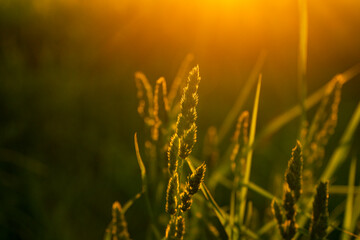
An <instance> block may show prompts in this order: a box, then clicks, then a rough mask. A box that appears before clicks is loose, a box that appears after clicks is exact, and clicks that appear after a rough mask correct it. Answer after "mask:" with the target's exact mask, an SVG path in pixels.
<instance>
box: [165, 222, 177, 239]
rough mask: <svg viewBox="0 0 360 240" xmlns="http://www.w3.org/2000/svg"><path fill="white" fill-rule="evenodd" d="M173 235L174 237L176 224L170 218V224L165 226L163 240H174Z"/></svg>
mask: <svg viewBox="0 0 360 240" xmlns="http://www.w3.org/2000/svg"><path fill="white" fill-rule="evenodd" d="M175 235H176V223H175V220H174V218H171V219H170V222H169V223H168V225H167V226H166V232H165V238H166V239H167V240H175V239H176V238H175Z"/></svg>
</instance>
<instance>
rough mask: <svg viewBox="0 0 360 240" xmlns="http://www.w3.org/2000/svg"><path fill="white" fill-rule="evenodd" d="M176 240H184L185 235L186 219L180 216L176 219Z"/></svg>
mask: <svg viewBox="0 0 360 240" xmlns="http://www.w3.org/2000/svg"><path fill="white" fill-rule="evenodd" d="M175 231H176V234H175V236H176V239H177V240H183V239H184V235H185V219H184V218H183V217H182V216H181V215H180V216H178V217H177V218H176V230H175Z"/></svg>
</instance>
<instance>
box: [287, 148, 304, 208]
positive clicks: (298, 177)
mask: <svg viewBox="0 0 360 240" xmlns="http://www.w3.org/2000/svg"><path fill="white" fill-rule="evenodd" d="M291 155H292V156H291V159H290V160H289V163H288V169H287V170H286V172H285V180H286V182H287V184H288V186H289V188H290V190H291V191H293V193H294V201H295V202H296V201H297V200H298V199H299V198H300V195H301V193H302V170H303V159H302V151H301V144H300V142H299V141H297V142H296V146H295V147H294V148H293V150H292V154H291Z"/></svg>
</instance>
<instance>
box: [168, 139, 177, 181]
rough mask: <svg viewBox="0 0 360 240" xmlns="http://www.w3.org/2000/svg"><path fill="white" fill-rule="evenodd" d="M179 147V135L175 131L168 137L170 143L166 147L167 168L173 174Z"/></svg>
mask: <svg viewBox="0 0 360 240" xmlns="http://www.w3.org/2000/svg"><path fill="white" fill-rule="evenodd" d="M179 149H180V145H179V137H178V135H177V134H176V133H175V134H174V135H173V136H172V137H171V139H170V145H169V149H168V169H169V172H170V174H171V175H173V174H174V172H175V171H176V169H177V166H178V156H179Z"/></svg>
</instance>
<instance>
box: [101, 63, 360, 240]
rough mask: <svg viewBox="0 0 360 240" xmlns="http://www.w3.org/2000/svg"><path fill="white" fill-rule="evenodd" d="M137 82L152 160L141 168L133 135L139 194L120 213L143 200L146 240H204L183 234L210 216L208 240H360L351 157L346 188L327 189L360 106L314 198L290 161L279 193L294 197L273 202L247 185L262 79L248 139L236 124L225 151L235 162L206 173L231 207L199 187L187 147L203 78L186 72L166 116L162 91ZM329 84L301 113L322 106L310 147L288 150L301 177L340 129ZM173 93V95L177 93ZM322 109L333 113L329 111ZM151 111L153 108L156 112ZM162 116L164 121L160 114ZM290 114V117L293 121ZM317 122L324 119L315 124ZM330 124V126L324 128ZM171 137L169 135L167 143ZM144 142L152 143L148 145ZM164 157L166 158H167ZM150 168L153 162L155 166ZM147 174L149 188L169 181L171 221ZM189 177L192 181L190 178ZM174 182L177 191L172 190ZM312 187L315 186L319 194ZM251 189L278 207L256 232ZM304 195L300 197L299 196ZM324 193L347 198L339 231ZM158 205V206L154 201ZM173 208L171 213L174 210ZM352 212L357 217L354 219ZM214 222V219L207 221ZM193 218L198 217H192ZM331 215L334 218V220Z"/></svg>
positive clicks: (201, 169) (200, 170)
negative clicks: (333, 238) (337, 238)
mask: <svg viewBox="0 0 360 240" xmlns="http://www.w3.org/2000/svg"><path fill="white" fill-rule="evenodd" d="M186 61H188V60H186ZM353 71H354V70H350V72H353ZM355 71H357V67H356V68H355ZM136 76H137V79H142V83H143V84H142V85H140V84H138V87H139V91H140V92H141V91H142V94H140V93H139V94H138V97H139V104H140V105H139V108H138V109H141V111H140V112H139V113H140V115H142V116H143V118H144V124H145V125H146V126H147V129H148V133H149V134H147V135H148V136H149V138H150V139H149V140H146V141H145V148H149V150H150V151H145V152H146V154H147V156H146V157H147V158H148V159H149V160H148V161H145V162H146V163H147V164H146V163H145V162H144V161H143V160H142V157H141V156H140V148H139V144H138V140H137V134H135V138H134V142H135V150H136V151H135V152H136V156H137V159H138V164H139V167H140V172H141V179H142V190H141V192H140V193H138V194H137V195H136V196H135V197H133V198H132V199H130V200H129V201H128V202H127V203H125V204H124V207H123V208H122V214H123V215H124V214H125V213H126V212H127V210H128V209H129V208H130V207H131V206H132V205H133V203H134V201H136V200H137V199H139V198H140V197H141V196H144V197H145V201H146V205H147V209H148V214H149V218H150V225H149V227H150V229H152V230H151V231H148V232H150V233H149V234H148V238H150V239H198V238H202V237H200V235H198V236H189V235H187V232H192V231H190V228H193V227H195V226H194V225H193V223H195V222H196V221H199V220H198V219H200V220H201V219H203V218H205V217H206V219H203V220H202V221H203V222H204V223H205V222H206V223H207V224H209V223H210V222H213V221H214V217H215V219H217V221H218V223H220V225H218V229H217V230H216V231H215V230H214V229H213V231H209V230H205V232H207V234H208V235H209V236H210V238H213V239H215V238H219V237H220V233H223V234H224V235H223V236H222V237H221V238H229V239H271V238H274V237H275V238H280V237H281V236H282V237H283V238H284V239H289V240H290V239H306V238H308V237H310V239H325V238H326V236H327V235H329V234H331V233H332V232H333V231H334V230H337V231H340V232H341V236H342V239H350V237H355V238H359V236H358V235H357V234H356V233H354V231H355V229H354V226H355V225H354V224H355V222H356V219H357V218H358V215H359V210H358V207H357V206H356V204H354V202H358V198H357V197H355V198H354V192H355V189H357V187H355V184H354V181H355V171H356V160H355V158H353V160H352V161H351V168H350V174H349V184H348V186H331V185H330V190H329V186H328V182H327V181H328V180H332V177H333V176H334V174H335V172H336V170H337V169H339V168H340V166H341V165H342V164H343V163H344V162H345V160H346V159H347V157H348V155H349V152H350V149H351V146H352V142H353V138H354V134H355V132H356V129H357V128H358V125H359V122H360V103H359V105H358V106H357V108H356V109H355V111H354V113H353V116H352V118H351V120H350V122H349V124H348V126H347V128H346V129H345V131H344V133H343V136H342V138H341V140H340V142H339V144H338V146H337V148H335V149H334V151H333V154H332V155H331V157H330V158H329V160H328V161H326V165H325V167H324V170H323V172H322V174H321V175H320V177H319V182H320V183H319V184H320V185H318V181H313V183H312V184H313V185H312V189H313V190H312V191H310V192H306V191H307V190H304V189H302V184H301V182H299V181H302V180H301V179H302V177H303V176H302V175H303V171H302V167H301V171H300V172H299V171H297V172H296V171H295V170H294V169H297V168H298V167H296V164H298V163H296V161H298V160H291V161H289V169H288V170H287V172H286V178H285V182H284V190H286V189H288V187H290V188H291V189H292V190H291V191H290V190H286V191H285V192H284V198H283V199H281V198H279V197H277V196H275V194H272V193H271V192H269V191H267V190H265V189H263V188H262V187H260V186H258V185H257V184H256V183H254V182H251V181H250V173H251V166H252V161H253V151H254V150H256V149H255V146H256V139H258V141H259V138H261V137H264V133H263V134H262V135H261V134H260V137H255V130H256V122H257V118H258V106H259V103H260V88H261V75H260V77H259V80H258V84H257V88H256V92H255V100H254V106H253V110H252V117H251V123H250V131H249V133H248V132H247V125H242V124H243V122H239V123H238V126H239V128H238V129H237V131H239V132H237V133H236V134H235V135H236V136H237V137H239V136H240V138H239V139H240V141H238V142H235V143H236V144H235V143H234V144H231V146H230V148H232V149H233V154H235V155H234V156H232V163H231V162H229V161H223V162H221V163H219V166H222V165H227V167H219V168H217V169H209V171H206V172H210V174H211V175H210V176H207V177H206V179H209V181H210V182H211V180H212V179H214V178H212V177H213V176H216V178H215V179H216V180H213V181H215V183H214V182H213V184H212V185H211V189H212V190H214V189H216V186H217V185H218V183H221V185H223V186H224V187H225V188H226V189H229V191H230V195H229V199H230V205H229V206H226V205H222V206H221V205H220V204H219V203H218V202H217V201H216V195H215V196H214V195H213V194H212V193H211V190H209V188H208V187H207V186H206V180H205V181H204V174H205V163H203V164H201V162H200V161H199V160H198V159H196V158H195V157H193V156H191V155H190V154H191V152H192V148H193V146H194V145H195V143H196V141H197V130H196V120H197V114H196V106H197V102H198V95H197V91H198V90H197V89H198V83H199V79H200V75H199V68H198V67H195V68H194V69H193V70H192V71H191V72H190V74H189V77H188V83H187V85H185V87H184V88H183V89H184V90H183V93H182V97H173V99H180V102H179V103H176V102H173V104H172V106H171V108H170V109H168V107H166V104H164V103H167V94H166V90H164V91H163V92H162V95H161V96H160V95H159V93H158V91H159V87H157V88H156V89H157V90H156V91H155V93H154V94H152V92H151V91H152V88H151V86H150V85H149V83H148V81H147V80H146V77H145V76H144V75H143V74H140V73H137V75H136ZM341 76H347V78H344V77H343V78H342V80H341V81H342V83H344V82H346V80H348V79H349V78H350V77H353V76H354V74H349V71H348V72H347V73H344V74H343V75H341ZM196 79H198V80H196ZM336 79H337V81H339V77H337V78H336ZM344 79H346V80H344ZM164 81H165V80H164V79H163V78H161V79H159V80H158V83H163V84H165V83H164ZM334 81H335V80H332V81H331V83H329V84H327V90H324V89H321V90H319V91H318V92H316V93H315V94H313V95H311V96H310V97H309V98H308V99H306V100H305V101H304V103H305V105H304V106H305V107H306V108H305V109H308V108H309V107H311V106H313V105H314V104H315V103H316V102H319V101H321V102H322V103H321V104H320V105H319V108H318V113H317V114H316V117H315V118H314V120H313V123H312V125H311V126H310V128H309V129H310V130H309V131H310V137H304V138H303V141H315V142H314V143H311V144H309V142H304V143H300V142H299V141H298V143H297V150H293V151H296V153H293V154H297V155H296V156H295V155H294V156H293V157H294V159H298V158H299V156H301V157H303V158H304V170H306V171H314V166H313V165H312V163H309V162H308V161H309V159H313V158H314V157H313V156H312V154H318V151H320V152H322V151H323V148H325V147H326V144H327V139H328V138H329V137H331V135H332V134H333V131H332V129H333V127H334V126H333V125H334V124H336V122H337V121H336V119H337V111H338V110H337V104H338V100H339V99H338V98H336V97H334V98H331V96H332V94H333V92H335V91H341V89H340V90H337V89H335V87H334V88H333V89H330V88H329V86H331V84H333V85H334V84H335V83H336V82H334ZM175 84H177V85H183V84H181V83H178V82H175ZM334 86H335V85H334ZM165 89H166V88H165ZM173 89H175V87H174V88H173ZM329 89H330V90H329ZM146 91H148V93H147V94H144V93H145V92H146ZM174 91H175V90H174ZM334 94H335V93H334ZM149 96H155V97H153V99H151V98H149ZM336 96H337V95H336ZM339 96H340V95H339ZM146 100H147V101H148V102H149V103H148V104H146ZM152 101H154V102H152ZM334 104H336V105H334ZM326 105H329V106H332V107H331V108H326V107H325V106H326ZM153 106H156V107H155V111H154V107H153ZM179 106H180V107H179ZM294 109H295V110H294ZM300 109H301V107H296V108H293V109H291V110H290V112H288V113H287V114H285V115H281V116H280V118H278V119H282V120H276V121H275V122H278V123H277V124H275V126H277V127H274V122H272V123H270V124H269V125H268V126H267V127H265V135H266V134H269V131H270V132H273V131H276V130H274V129H276V128H277V129H278V128H279V127H281V126H282V125H285V124H286V123H287V122H288V121H289V120H291V118H293V117H295V116H296V115H297V114H301V111H300ZM152 111H154V112H155V113H152ZM231 111H234V109H232V110H231ZM329 111H330V112H329ZM160 112H162V113H165V114H160ZM172 112H176V113H177V115H178V116H177V117H175V116H172V115H173V114H171V113H172ZM145 113H146V114H145ZM289 115H290V116H291V117H290V118H289ZM335 115H336V116H335ZM171 116H172V117H171ZM283 116H287V118H286V119H285V120H284V119H283V118H284V117H283ZM240 119H241V118H239V121H240ZM319 119H323V120H322V121H320V120H319ZM334 119H335V120H334ZM319 121H320V122H319ZM229 122H232V121H229ZM227 124H228V123H227ZM239 124H240V125H239ZM314 124H315V125H314ZM329 124H331V125H329ZM328 125H329V126H331V127H328ZM154 126H156V128H157V131H158V133H157V135H156V137H154V134H152V133H153V129H154ZM269 126H270V127H269ZM242 127H244V129H242ZM266 129H270V130H266ZM225 132H226V131H225ZM223 134H224V133H223ZM247 134H248V135H247ZM170 136H172V137H171V141H170ZM317 136H319V137H317ZM242 138H244V140H241V139H242ZM323 139H325V140H323ZM247 140H248V141H247ZM149 142H150V143H152V144H149ZM169 142H170V145H169ZM314 144H319V147H320V146H321V148H320V150H319V149H315V150H316V151H315V150H311V151H310V152H309V151H306V150H307V148H309V147H310V146H313V145H314ZM147 145H148V146H147ZM301 145H304V147H301ZM167 149H168V150H167ZM294 149H295V148H294ZM167 151H168V153H167V155H166V152H167ZM234 151H235V152H234ZM154 152H155V155H154ZM299 154H300V155H299ZM154 156H158V157H154ZM225 156H227V157H229V151H226V152H225ZM315 156H316V158H315V159H317V160H316V161H323V160H322V159H323V158H324V157H325V155H323V154H321V155H319V156H320V157H319V156H318V155H315ZM229 159H230V158H229ZM154 161H157V162H156V163H154ZM161 161H163V162H161ZM257 161H260V159H257ZM294 161H295V162H294ZM164 162H168V164H165V165H164V164H163V163H164ZM194 163H195V164H194ZM155 164H156V167H155V168H154V166H151V165H155ZM231 164H233V167H230V165H231ZM292 164H295V165H292ZM301 164H302V158H301ZM146 165H147V166H146ZM149 165H150V166H149ZM167 165H168V170H167V167H162V168H160V167H159V166H167ZM186 166H188V168H186ZM195 166H198V167H195ZM147 168H150V169H153V170H152V171H153V173H152V174H155V175H156V176H157V177H156V178H154V179H157V181H158V182H152V184H159V185H164V184H160V182H164V181H167V179H170V180H169V183H168V190H167V193H166V194H165V189H164V188H163V189H162V190H161V189H160V194H162V195H167V197H166V199H167V203H166V206H167V208H166V211H167V212H168V213H169V215H168V217H166V215H164V212H165V209H161V208H159V207H158V206H163V204H164V203H163V202H162V200H161V198H160V200H159V198H154V197H152V196H151V193H150V192H149V189H157V188H156V186H149V184H150V183H149V181H148V177H149V176H148V175H147V171H146V169H147ZM231 168H232V170H233V174H230V178H232V179H229V177H227V176H229V171H230V169H231ZM291 169H292V170H291ZM189 171H190V174H188V172H189ZM292 171H295V172H292ZM291 174H295V175H296V176H298V177H297V178H296V179H298V180H297V181H298V183H292V182H291V181H293V180H291V179H293V178H292V177H291V176H292V175H291ZM299 174H300V175H299ZM314 177H315V176H314ZM299 179H300V180H299ZM304 181H305V180H304ZM174 183H176V184H175V185H174ZM307 184H308V183H307ZM286 186H288V187H286ZM316 186H318V187H317V188H316ZM169 189H170V190H169ZM171 189H172V190H171ZM198 189H200V190H201V192H202V193H203V197H204V199H202V200H201V201H200V200H199V198H200V196H199V195H198V194H195V193H196V192H197V190H198ZM315 189H316V190H315ZM248 190H251V191H252V192H254V193H256V194H257V195H258V196H260V197H262V198H263V199H264V201H266V200H273V199H275V201H276V202H277V208H276V210H275V212H276V211H278V213H277V215H276V216H277V221H275V220H274V219H273V220H272V219H271V218H270V219H269V220H267V221H262V225H260V226H255V225H253V224H252V220H253V218H254V215H253V210H254V206H253V204H252V202H250V201H249V199H248V198H247V193H248ZM158 191H159V190H158ZM304 191H305V192H304ZM301 193H303V194H302V195H301ZM329 193H330V199H331V196H332V195H333V194H341V195H342V196H347V201H346V207H345V208H344V209H343V210H342V211H344V213H345V215H344V219H343V225H342V227H339V226H338V223H337V222H338V221H339V218H340V217H341V214H339V213H337V214H336V215H331V216H332V217H331V218H329V208H328V203H327V201H328V200H327V199H328V196H329ZM194 194H195V195H194ZM156 199H157V201H159V202H156ZM171 199H172V200H171ZM201 202H204V203H206V204H205V206H200V205H199V204H201ZM192 206H193V207H192ZM313 206H314V208H313ZM170 208H172V210H171V209H170ZM354 208H355V211H354V212H353V210H354ZM207 209H209V210H210V211H211V212H210V214H209V212H207ZM318 209H323V210H318ZM279 211H280V212H279ZM294 211H295V212H294ZM188 212H191V214H188ZM291 212H292V213H291ZM330 212H331V209H330ZM290 213H291V215H289V214H290ZM212 215H213V217H211V216H212ZM161 216H162V217H161ZM195 216H198V217H197V218H196V217H195ZM281 216H282V217H281ZM285 216H286V217H285ZM334 216H337V217H335V218H334ZM164 217H165V218H170V219H169V222H168V224H167V227H166V231H165V226H164V222H163V221H159V219H161V218H164ZM263 218H265V217H263ZM196 219H197V220H196ZM195 220H196V221H195ZM309 220H310V228H309V227H308V225H306V222H308V221H309ZM113 221H114V220H113ZM122 221H124V219H122ZM289 224H290V225H289ZM216 225H217V223H216V221H215V222H214V223H213V224H211V226H212V228H214V226H216ZM276 225H279V229H280V230H281V235H279V232H278V231H277V230H276V228H275V226H276ZM115 232H116V231H115ZM151 232H152V233H151ZM165 232H166V233H165ZM211 232H213V233H214V235H211ZM107 233H109V230H108V231H107ZM215 233H216V234H215ZM106 237H107V238H106V239H109V235H106ZM116 237H118V238H120V235H119V234H118V235H117V236H116V235H113V236H112V238H110V239H116ZM124 239H125V238H124ZM126 239H127V238H126Z"/></svg>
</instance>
